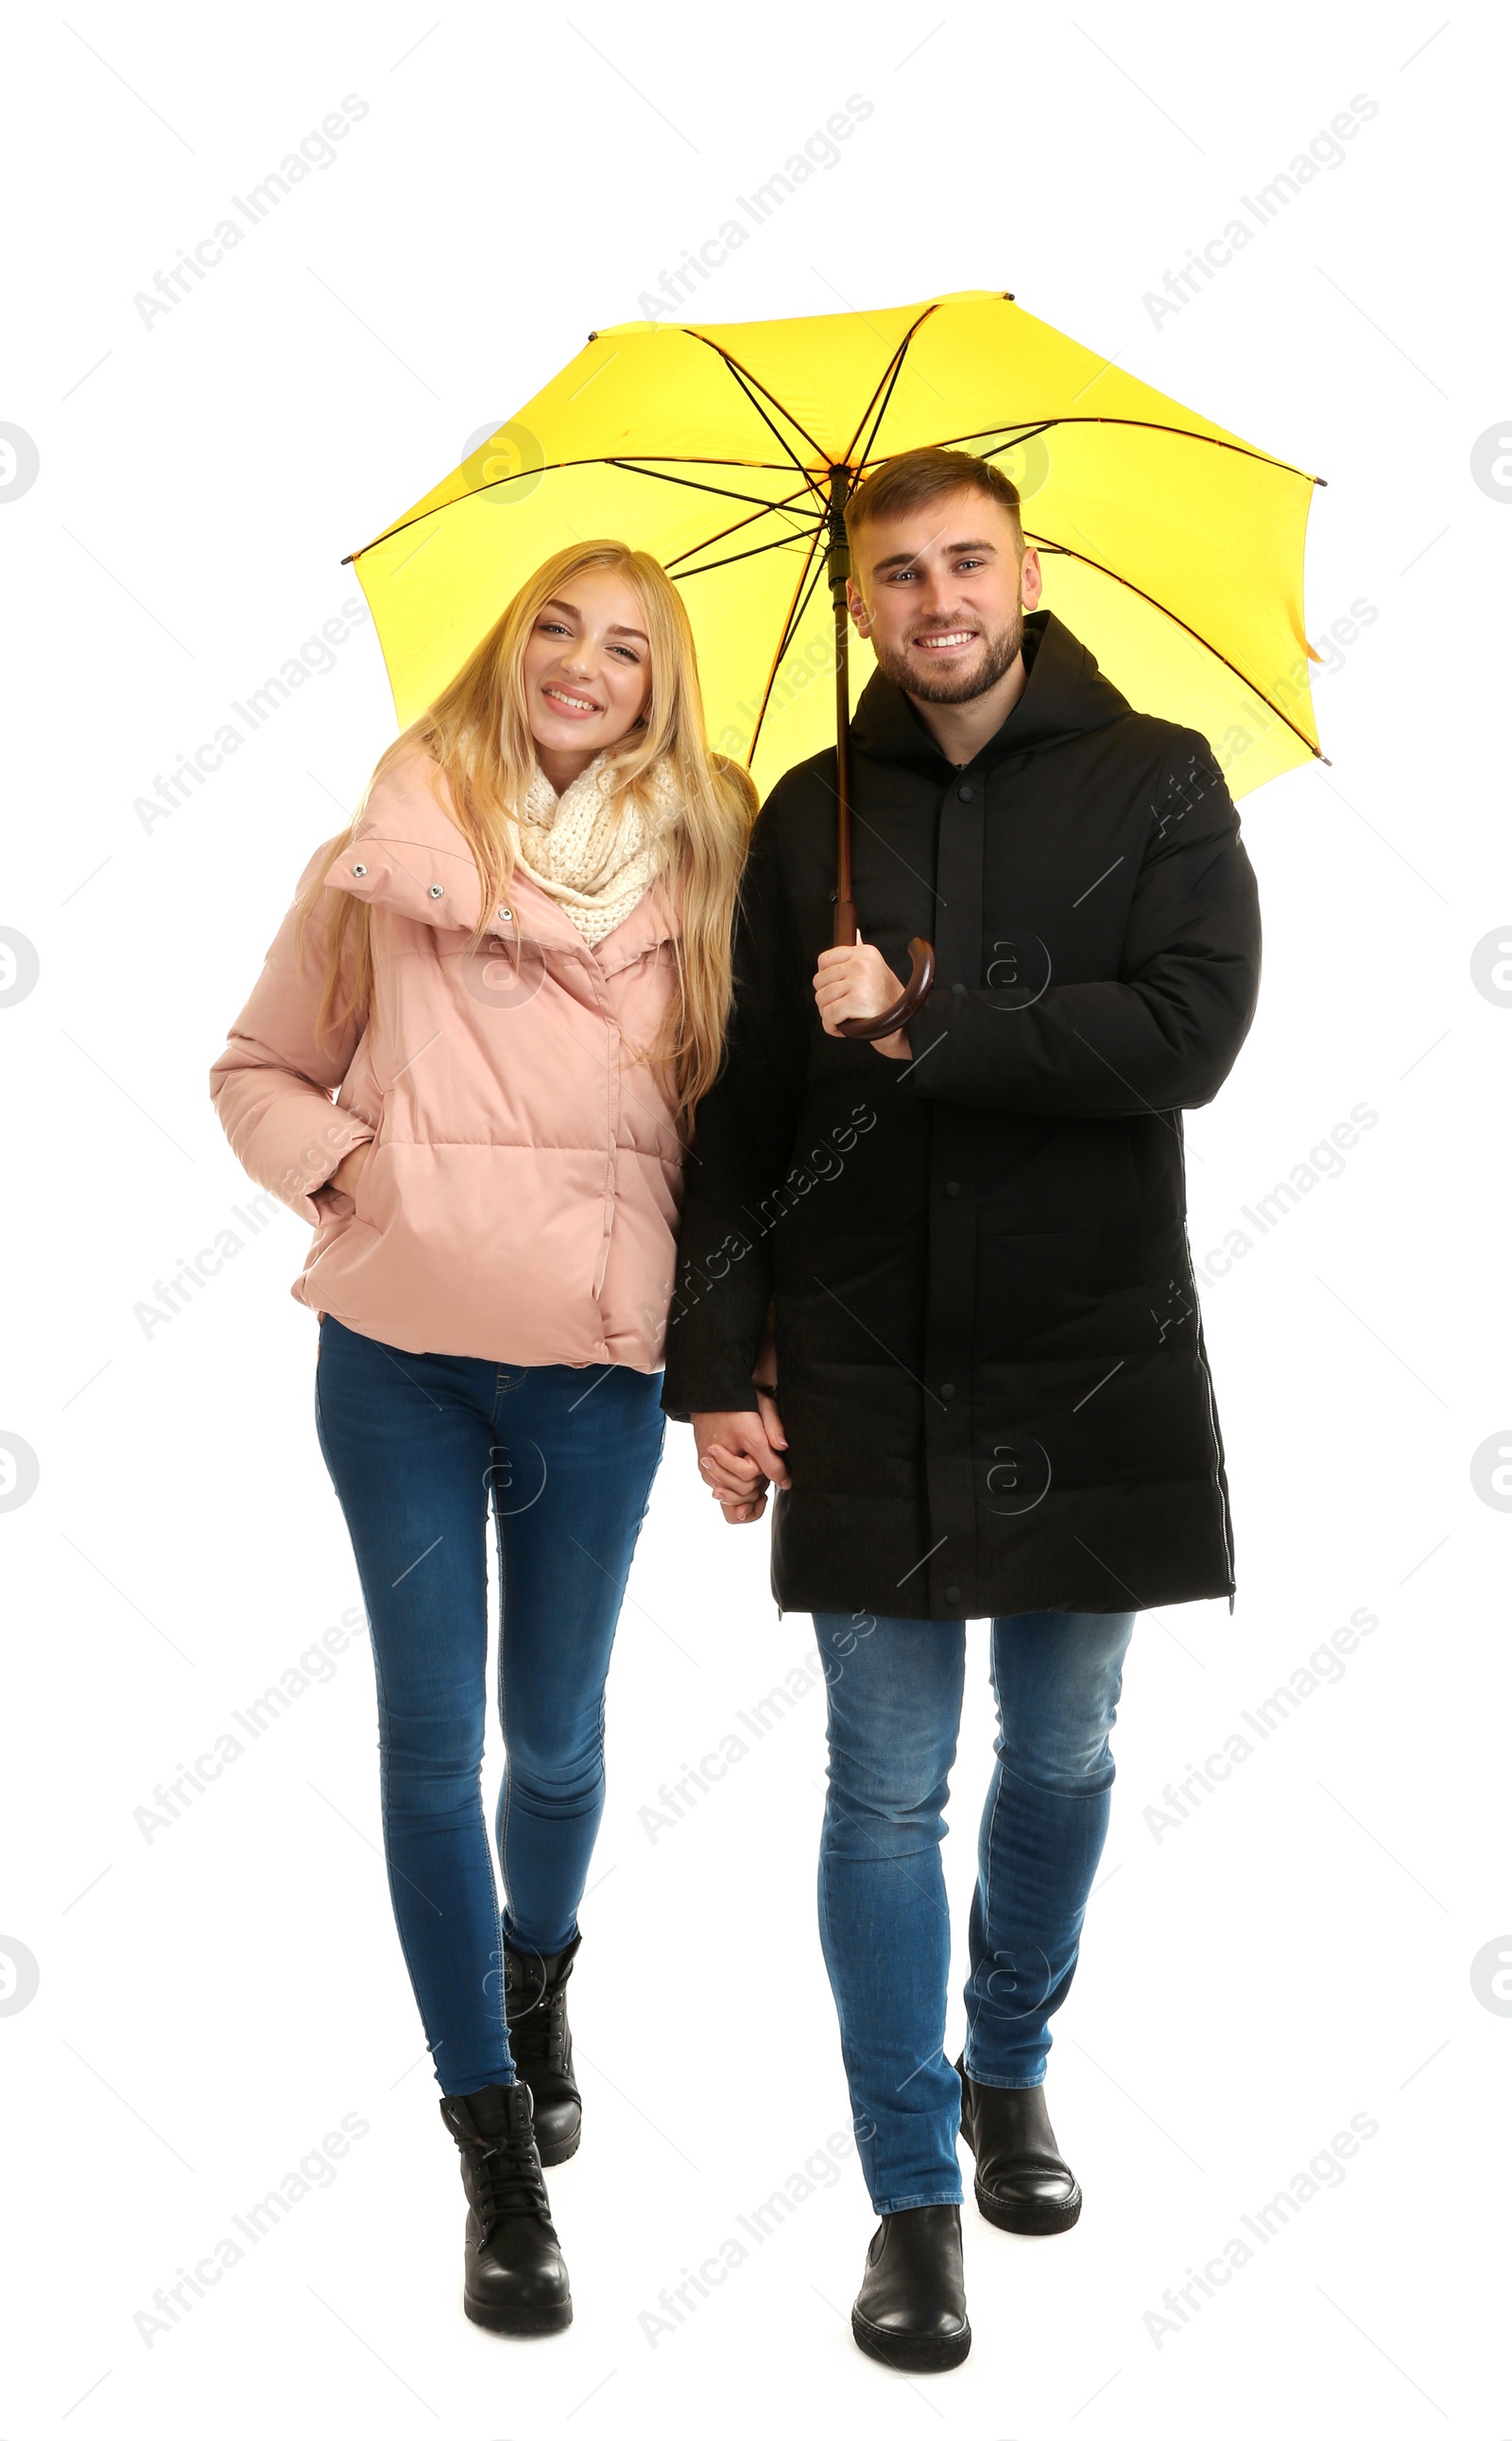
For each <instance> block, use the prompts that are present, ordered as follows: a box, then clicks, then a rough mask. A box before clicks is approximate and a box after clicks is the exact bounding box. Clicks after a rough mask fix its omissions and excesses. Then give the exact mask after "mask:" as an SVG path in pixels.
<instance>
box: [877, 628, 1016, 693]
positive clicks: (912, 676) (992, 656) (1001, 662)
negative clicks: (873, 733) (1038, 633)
mask: <svg viewBox="0 0 1512 2441" xmlns="http://www.w3.org/2000/svg"><path fill="white" fill-rule="evenodd" d="M925 632H926V633H927V632H928V630H925ZM935 632H936V633H938V634H944V633H945V632H946V631H945V629H937V630H936V631H935ZM1023 641H1024V614H1023V609H1022V607H1021V606H1020V607H1019V608H1018V609H1017V610H1016V611H1015V612H1014V614H1013V616H1012V618H1011V619H1010V620H1009V622H1008V624H1007V625H1006V626H1004V627H999V628H998V629H997V630H996V632H992V631H984V633H983V636H982V642H983V644H984V645H985V646H986V653H985V657H984V659H983V660H981V661H980V662H978V663H977V664H976V665H975V666H973V667H972V668H969V669H956V670H944V669H943V670H942V671H941V672H940V674H939V676H938V677H935V676H934V674H933V673H932V672H926V671H923V670H921V669H920V668H919V666H918V664H917V663H916V662H915V661H914V660H912V659H911V658H910V656H909V651H908V648H907V646H905V647H904V649H903V650H902V651H901V652H892V651H891V650H888V651H884V650H883V648H882V645H881V644H880V643H879V642H878V641H877V639H876V638H875V637H873V640H872V649H873V652H874V653H875V655H876V660H877V666H878V668H879V669H881V670H883V671H884V672H885V673H886V675H887V676H888V677H889V678H892V679H894V680H895V682H896V683H897V684H898V685H899V686H900V687H901V688H902V689H903V691H904V693H905V695H911V696H917V698H918V700H919V701H920V703H973V702H975V700H976V698H977V696H979V695H985V694H986V692H987V690H988V688H989V687H995V686H996V685H997V683H998V680H999V678H1004V677H1006V675H1007V673H1008V672H1009V671H1010V670H1011V669H1012V668H1013V665H1014V663H1015V661H1016V660H1017V659H1018V655H1019V653H1020V651H1021V650H1022V648H1023Z"/></svg>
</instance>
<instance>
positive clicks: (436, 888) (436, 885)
mask: <svg viewBox="0 0 1512 2441" xmlns="http://www.w3.org/2000/svg"><path fill="white" fill-rule="evenodd" d="M430 895H431V896H432V897H433V898H441V897H444V895H445V893H444V892H443V890H442V889H441V883H440V882H439V881H433V882H432V883H431V885H430Z"/></svg>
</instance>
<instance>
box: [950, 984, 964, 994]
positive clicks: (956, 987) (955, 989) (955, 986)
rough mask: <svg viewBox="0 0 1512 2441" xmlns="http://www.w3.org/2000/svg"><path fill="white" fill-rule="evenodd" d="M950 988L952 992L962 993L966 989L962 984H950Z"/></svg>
mask: <svg viewBox="0 0 1512 2441" xmlns="http://www.w3.org/2000/svg"><path fill="white" fill-rule="evenodd" d="M950 988H951V990H952V991H953V992H963V991H964V990H965V988H966V987H965V985H964V984H952V985H951V986H950Z"/></svg>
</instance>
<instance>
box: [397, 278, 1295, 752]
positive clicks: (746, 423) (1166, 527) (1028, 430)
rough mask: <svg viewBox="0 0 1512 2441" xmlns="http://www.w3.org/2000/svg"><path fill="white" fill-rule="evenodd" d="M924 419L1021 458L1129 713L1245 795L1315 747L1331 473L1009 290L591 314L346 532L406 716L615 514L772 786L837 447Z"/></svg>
mask: <svg viewBox="0 0 1512 2441" xmlns="http://www.w3.org/2000/svg"><path fill="white" fill-rule="evenodd" d="M926 445H934V446H946V447H952V448H960V449H966V450H971V451H974V452H976V453H977V454H978V455H979V456H981V457H984V458H990V459H991V460H993V461H994V462H995V463H996V464H998V465H999V466H1000V467H1001V468H1002V470H1003V472H1004V473H1005V474H1007V475H1008V476H1009V477H1010V478H1011V479H1013V480H1014V482H1016V483H1017V487H1018V490H1019V494H1020V497H1021V501H1022V518H1023V526H1024V534H1025V539H1026V541H1028V542H1032V543H1034V544H1035V546H1036V547H1037V549H1038V551H1039V552H1040V555H1041V564H1042V568H1043V571H1044V577H1045V589H1044V594H1043V597H1042V600H1043V604H1044V606H1046V607H1047V608H1050V609H1053V610H1054V611H1055V613H1056V614H1057V616H1058V617H1059V618H1061V619H1062V620H1064V622H1065V623H1066V624H1067V625H1068V626H1069V627H1071V629H1072V630H1073V632H1074V633H1075V634H1076V636H1077V637H1078V638H1079V639H1080V640H1081V642H1083V643H1085V644H1086V645H1088V646H1089V649H1090V650H1091V652H1092V653H1093V654H1094V655H1095V656H1096V659H1097V660H1098V663H1099V665H1100V666H1101V668H1102V669H1103V671H1104V672H1105V674H1106V675H1107V677H1108V678H1110V679H1111V680H1112V682H1113V684H1114V685H1115V686H1117V687H1118V688H1119V689H1120V690H1121V691H1122V693H1123V694H1124V695H1125V696H1127V697H1128V699H1129V701H1130V702H1131V703H1132V704H1134V705H1135V706H1136V708H1137V709H1138V710H1139V711H1141V712H1147V713H1155V714H1161V716H1162V717H1164V718H1166V719H1170V720H1175V721H1179V722H1180V723H1181V724H1183V725H1184V726H1186V727H1190V728H1194V729H1197V730H1199V731H1201V732H1203V733H1204V734H1205V735H1206V736H1207V737H1208V738H1209V740H1210V741H1211V743H1212V745H1213V747H1214V750H1215V753H1216V754H1217V757H1218V760H1219V762H1220V763H1221V764H1222V766H1223V768H1224V770H1225V774H1226V777H1227V780H1228V784H1229V787H1230V789H1231V791H1232V793H1233V795H1234V796H1236V797H1237V796H1240V795H1243V794H1244V793H1246V792H1247V791H1248V790H1250V789H1251V788H1254V787H1258V786H1259V785H1260V784H1261V782H1263V781H1265V780H1269V779H1272V778H1274V777H1275V775H1276V774H1277V773H1278V772H1280V771H1284V770H1287V769H1288V768H1290V767H1292V766H1293V765H1295V764H1298V763H1301V762H1304V761H1305V760H1307V759H1308V758H1309V757H1311V756H1316V755H1318V754H1319V751H1320V749H1319V744H1318V735H1317V730H1316V726H1315V723H1314V718H1313V712H1312V704H1311V698H1310V695H1309V691H1308V686H1307V661H1308V660H1309V659H1311V660H1316V659H1317V656H1316V654H1313V653H1312V652H1311V649H1310V647H1309V646H1308V644H1307V642H1306V639H1305V633H1304V627H1303V607H1302V571H1303V549H1304V541H1305V531H1306V522H1307V509H1308V503H1309V502H1310V500H1311V497H1312V488H1313V484H1314V483H1315V482H1316V481H1321V480H1322V478H1321V477H1315V476H1311V475H1307V474H1305V473H1303V472H1301V471H1300V470H1299V469H1298V468H1296V467H1294V466H1290V465H1287V464H1285V463H1284V462H1283V461H1280V460H1278V459H1275V458H1272V457H1269V456H1268V455H1267V454H1266V452H1265V451H1263V450H1261V449H1257V448H1256V447H1255V446H1254V445H1253V444H1252V443H1249V442H1246V441H1243V440H1241V439H1240V438H1239V437H1238V435H1237V434H1235V433H1233V432H1229V431H1227V430H1225V428H1224V427H1223V426H1222V425H1217V424H1213V423H1210V422H1209V421H1208V420H1207V418H1206V417H1204V416H1200V415H1197V414H1195V413H1194V412H1193V411H1192V409H1191V408H1189V407H1181V406H1179V404H1178V402H1177V401H1176V400H1174V399H1171V398H1167V397H1166V396H1165V395H1164V394H1163V393H1162V392H1161V391H1160V390H1157V389H1151V388H1150V387H1149V386H1148V385H1147V384H1146V383H1144V382H1141V381H1137V380H1136V379H1135V378H1134V377H1133V376H1132V375H1131V374H1129V373H1125V372H1121V371H1119V369H1118V368H1117V366H1116V365H1113V364H1111V363H1109V362H1108V361H1107V360H1106V359H1105V358H1103V357H1100V356H1098V355H1097V354H1095V353H1093V351H1091V350H1090V349H1088V348H1084V347H1081V346H1080V345H1079V344H1078V343H1077V342H1076V341H1075V340H1074V339H1069V338H1067V337H1065V336H1064V335H1062V334H1061V333H1060V332H1058V331H1055V330H1053V329H1052V327H1051V326H1050V325H1049V324H1048V323H1045V322H1040V321H1036V320H1035V317H1034V316H1033V315H1030V314H1026V313H1025V312H1024V311H1023V310H1022V308H1021V307H1019V306H1018V305H1017V303H1016V302H1015V300H1014V298H1012V297H1011V296H1009V295H1005V294H1002V293H999V292H998V291H991V292H988V291H970V292H966V293H964V294H961V295H956V296H949V297H940V298H932V299H929V300H927V301H926V302H925V303H922V304H917V305H907V306H895V307H888V308H884V309H882V310H879V311H878V312H876V313H868V314H838V315H821V316H813V317H811V318H805V319H800V320H791V321H782V322H743V323H724V324H718V323H711V324H686V325H683V326H680V327H675V326H671V325H664V324H658V323H650V322H626V323H621V324H618V325H617V326H615V327H614V328H612V329H609V330H604V331H597V332H594V333H593V334H592V335H591V336H590V337H589V340H588V343H587V345H586V346H585V348H584V350H583V352H582V353H581V354H579V355H578V356H576V357H574V358H573V360H572V362H571V363H570V364H569V365H567V367H566V368H565V370H564V371H562V372H560V373H558V374H557V375H556V377H555V379H554V380H552V381H550V382H549V383H548V384H547V386H546V388H545V389H543V390H541V391H539V392H538V393H537V395H536V396H535V397H534V398H533V399H531V400H530V401H529V402H528V403H527V404H526V405H525V406H524V407H521V408H520V409H519V411H518V414H517V415H516V416H515V417H514V418H513V421H512V422H511V423H509V424H508V425H503V426H501V427H500V429H499V431H498V432H497V433H496V434H495V435H494V436H493V437H492V438H491V439H490V440H489V441H488V442H486V443H483V445H482V446H481V447H479V448H477V449H476V450H474V451H473V453H472V454H471V455H470V456H469V457H468V458H466V459H464V460H463V461H462V463H461V464H460V465H459V466H458V467H457V468H456V469H455V470H454V471H453V472H452V473H451V474H450V475H448V476H447V477H446V478H445V479H444V480H443V481H441V482H440V483H438V484H437V485H436V487H435V489H434V490H433V491H430V492H427V493H426V494H425V496H424V497H423V499H420V500H417V501H416V502H415V504H414V506H413V507H412V508H410V509H407V510H406V511H405V514H404V515H403V516H400V517H396V518H395V520H394V522H393V523H392V525H390V526H388V527H387V528H386V529H385V531H384V532H383V533H381V534H379V535H378V536H377V538H376V539H375V540H374V541H373V542H371V543H369V545H368V546H367V548H366V549H365V550H362V551H356V552H354V553H353V554H352V562H353V564H354V565H355V567H356V570H357V574H358V578H359V580H360V582H361V584H362V588H363V590H364V592H365V594H366V596H367V598H368V601H369V606H370V607H371V610H372V614H373V620H374V624H375V625H376V626H377V629H378V634H379V639H380V642H381V643H382V645H383V650H384V657H385V660H386V662H387V670H388V677H389V681H390V684H391V686H392V688H393V695H394V704H395V709H396V711H397V714H398V716H399V720H400V724H401V726H404V725H406V724H407V723H408V722H409V721H411V720H413V719H414V718H416V716H417V715H418V714H420V713H421V712H423V710H424V708H425V706H426V705H427V704H428V703H430V702H431V701H432V700H433V698H434V697H435V696H437V695H438V694H439V693H440V691H441V687H442V686H443V685H444V684H445V683H446V681H447V680H448V679H449V678H452V677H453V676H454V675H455V674H456V672H457V670H458V669H459V667H460V666H461V664H462V662H463V661H464V660H466V658H467V655H468V654H469V653H470V652H471V650H472V649H473V647H474V645H475V644H476V643H477V642H478V640H479V638H480V637H482V636H483V635H484V634H485V633H486V632H487V630H488V629H489V627H490V626H492V624H493V623H494V622H495V619H496V618H497V617H498V616H499V613H500V612H501V611H502V610H503V608H504V606H505V605H506V603H507V602H508V601H509V599H510V597H511V595H512V594H513V592H514V591H515V590H516V589H517V588H518V587H519V586H520V584H521V583H522V582H523V581H524V579H525V578H526V577H527V576H528V575H529V574H530V572H531V570H532V569H534V568H536V567H537V566H538V565H539V564H540V562H541V561H542V560H543V559H545V558H547V557H548V556H549V553H550V552H552V551H557V550H559V549H560V548H561V546H562V545H563V543H564V542H566V541H567V540H569V539H571V538H572V537H573V536H578V535H581V536H583V537H585V538H586V537H592V536H602V535H614V536H616V537H618V538H619V539H621V540H622V541H624V542H627V543H629V544H631V545H633V546H634V547H635V548H636V549H638V550H641V551H650V552H652V553H654V554H655V556H656V557H657V559H658V560H660V561H661V563H662V565H663V566H664V567H665V568H666V569H667V570H668V571H669V573H670V574H671V575H672V576H673V577H674V578H675V581H676V582H677V584H678V585H679V587H680V588H681V589H682V592H683V597H684V600H685V601H686V603H687V606H688V609H689V613H690V615H691V617H692V620H693V631H694V634H695V636H696V639H697V643H698V656H699V667H700V672H701V675H702V680H703V690H704V703H705V710H706V713H707V715H708V721H709V733H710V738H711V743H712V744H713V745H714V746H715V747H716V748H717V749H718V750H720V751H721V752H722V753H726V754H729V755H732V756H734V757H736V758H737V759H738V760H740V761H742V762H745V763H747V764H748V765H749V767H750V769H751V772H752V776H753V777H754V779H755V781H756V783H757V786H758V787H760V788H762V789H763V790H764V791H765V788H767V787H770V785H771V784H772V782H773V781H774V780H776V779H777V777H778V776H779V775H780V773H782V772H783V771H784V770H785V769H786V768H788V767H789V765H790V764H793V763H795V762H799V761H801V759H802V758H803V757H804V756H806V755H810V754H813V753H816V752H817V751H818V750H819V749H820V748H821V747H823V746H824V745H826V744H827V743H829V742H831V741H833V739H834V737H835V729H836V689H835V675H836V663H837V651H836V622H835V617H834V613H833V610H832V605H831V597H830V591H829V588H828V585H827V583H826V571H825V550H826V541H827V539H828V536H827V533H826V517H827V513H828V512H829V511H830V510H831V506H832V498H833V495H834V484H833V481H832V478H833V470H834V469H836V468H841V469H845V470H849V471H848V473H847V474H845V475H842V476H841V478H840V479H839V488H840V489H841V490H843V489H844V488H845V487H846V485H847V484H848V482H849V481H850V480H852V479H854V478H855V477H856V476H858V475H860V474H861V473H863V472H864V471H865V470H866V469H867V468H868V467H869V466H873V465H875V464H876V463H877V462H878V461H880V460H882V459H884V458H890V457H894V456H896V455H897V454H898V452H899V451H901V450H904V449H912V448H918V447H922V446H926ZM832 531H833V528H832ZM850 649H851V652H852V653H853V654H854V656H855V664H856V677H857V679H858V680H860V679H864V678H865V677H866V676H868V675H869V674H870V672H871V669H872V668H873V666H874V664H873V658H872V654H871V649H870V647H869V646H868V645H866V644H864V643H862V642H861V641H860V640H859V639H858V638H855V637H854V636H853V638H852V640H851V646H850Z"/></svg>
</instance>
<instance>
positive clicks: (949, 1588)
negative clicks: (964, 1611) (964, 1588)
mask: <svg viewBox="0 0 1512 2441" xmlns="http://www.w3.org/2000/svg"><path fill="white" fill-rule="evenodd" d="M945 1600H946V1601H947V1602H958V1601H959V1600H961V1587H960V1586H959V1585H946V1587H945Z"/></svg>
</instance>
